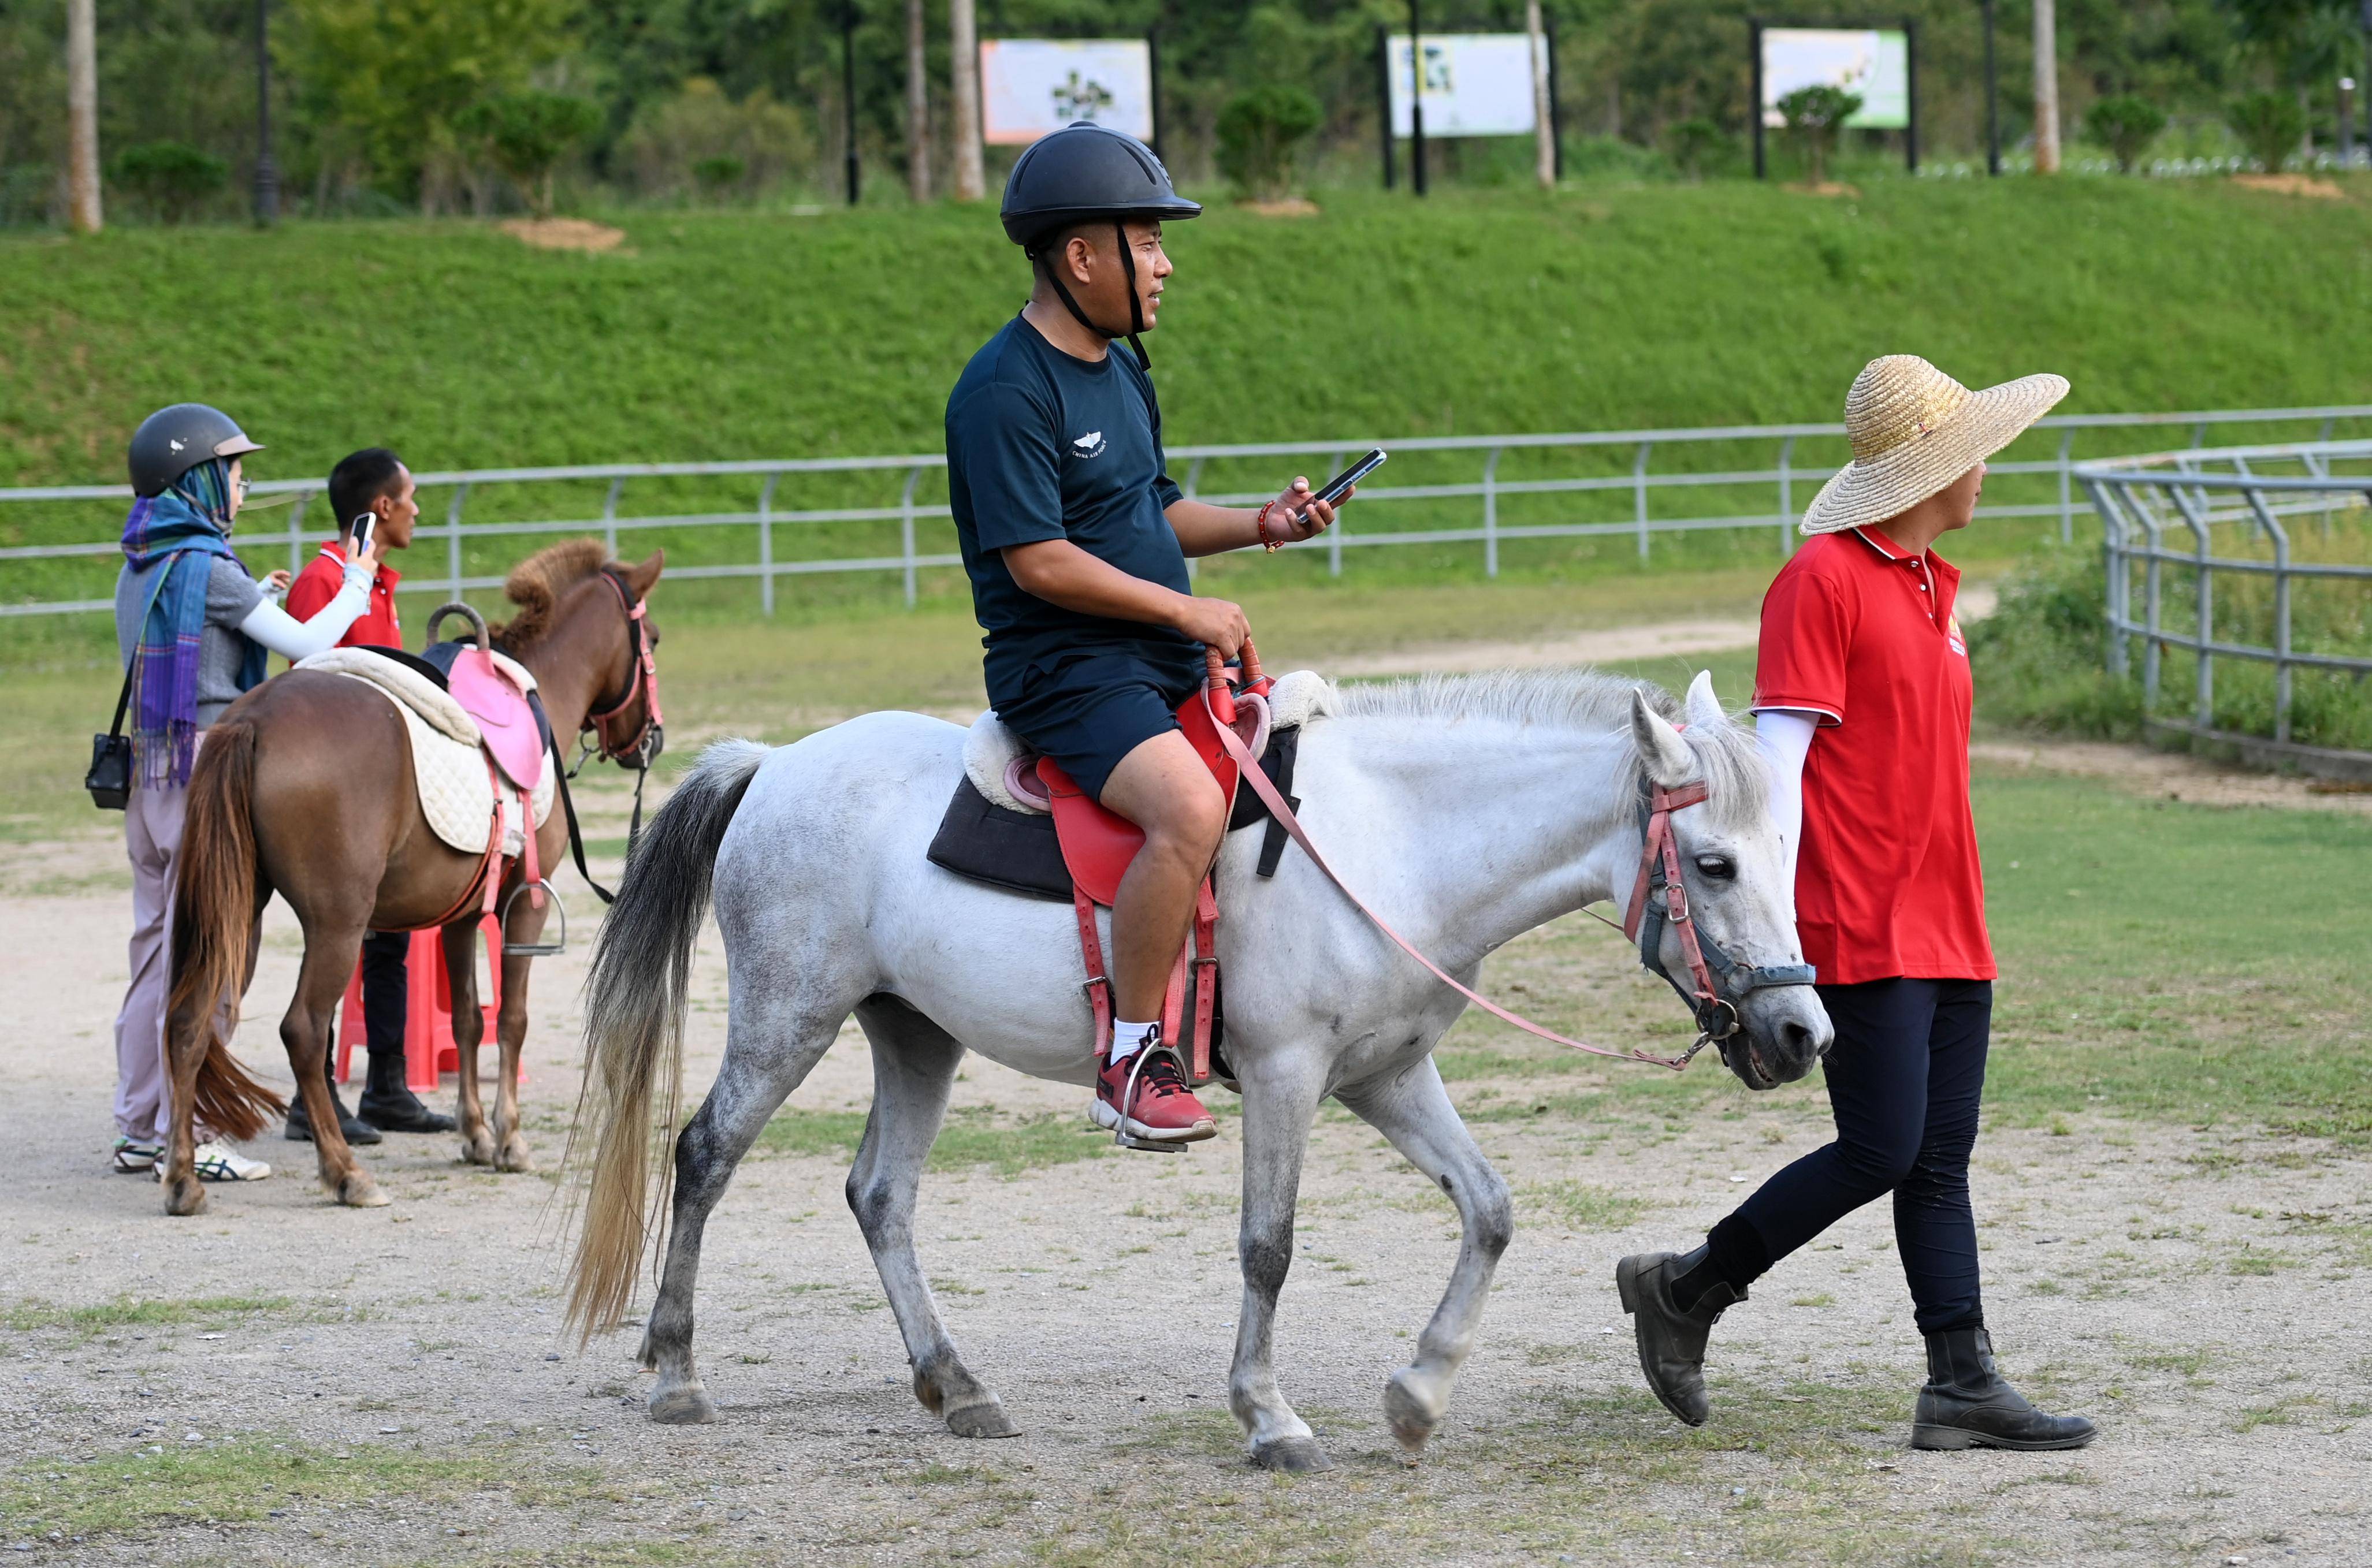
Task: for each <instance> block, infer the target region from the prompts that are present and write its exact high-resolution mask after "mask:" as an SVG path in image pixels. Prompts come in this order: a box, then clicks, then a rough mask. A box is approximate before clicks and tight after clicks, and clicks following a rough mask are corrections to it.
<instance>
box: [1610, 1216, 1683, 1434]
mask: <svg viewBox="0 0 2372 1568" xmlns="http://www.w3.org/2000/svg"><path fill="white" fill-rule="evenodd" d="M1614 1291H1615V1294H1616V1295H1620V1296H1621V1297H1622V1310H1623V1312H1624V1313H1625V1314H1626V1315H1628V1316H1629V1318H1630V1319H1631V1352H1632V1353H1633V1354H1634V1356H1636V1357H1637V1358H1638V1361H1639V1376H1640V1379H1641V1380H1642V1381H1644V1382H1645V1384H1646V1385H1647V1392H1649V1393H1651V1394H1653V1395H1655V1396H1656V1402H1657V1404H1659V1405H1661V1406H1663V1407H1664V1409H1665V1410H1667V1411H1669V1412H1670V1413H1671V1415H1672V1418H1673V1419H1674V1420H1675V1421H1678V1422H1680V1423H1681V1424H1683V1425H1686V1426H1703V1424H1704V1422H1703V1420H1702V1419H1701V1418H1699V1417H1696V1416H1692V1415H1691V1414H1690V1413H1689V1412H1688V1411H1684V1410H1682V1409H1680V1406H1678V1405H1676V1404H1674V1403H1672V1401H1671V1400H1669V1399H1667V1398H1665V1397H1664V1390H1663V1388H1662V1386H1661V1385H1659V1384H1658V1383H1657V1381H1656V1372H1655V1367H1654V1365H1653V1363H1652V1359H1651V1358H1650V1357H1649V1356H1648V1354H1647V1342H1646V1339H1645V1336H1644V1335H1642V1334H1641V1333H1640V1332H1639V1265H1638V1264H1637V1263H1635V1262H1634V1261H1633V1260H1631V1259H1628V1258H1625V1259H1623V1260H1622V1261H1621V1262H1619V1263H1617V1264H1615V1265H1614Z"/></svg>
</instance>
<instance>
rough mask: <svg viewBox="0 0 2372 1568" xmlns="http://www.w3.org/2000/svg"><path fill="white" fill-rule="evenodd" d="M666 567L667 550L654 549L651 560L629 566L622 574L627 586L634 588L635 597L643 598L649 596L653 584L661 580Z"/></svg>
mask: <svg viewBox="0 0 2372 1568" xmlns="http://www.w3.org/2000/svg"><path fill="white" fill-rule="evenodd" d="M666 568H667V552H666V551H665V550H654V551H652V552H651V555H650V559H649V560H647V561H645V562H643V563H640V564H639V565H634V566H629V567H627V568H626V569H625V571H624V573H623V574H622V575H624V577H625V579H626V586H627V587H630V588H632V589H634V598H637V599H641V598H647V597H649V594H650V591H651V587H652V585H654V584H656V583H657V581H658V580H659V574H660V573H661V572H662V571H664V570H666Z"/></svg>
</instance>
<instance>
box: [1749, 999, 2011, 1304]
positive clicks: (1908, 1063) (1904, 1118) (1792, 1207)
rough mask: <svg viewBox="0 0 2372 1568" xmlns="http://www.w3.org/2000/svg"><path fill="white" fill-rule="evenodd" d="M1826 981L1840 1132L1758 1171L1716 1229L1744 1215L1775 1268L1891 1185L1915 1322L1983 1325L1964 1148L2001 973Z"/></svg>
mask: <svg viewBox="0 0 2372 1568" xmlns="http://www.w3.org/2000/svg"><path fill="white" fill-rule="evenodd" d="M1820 1001H1821V1003H1822V1004H1823V1005H1825V1006H1826V1007H1827V1008H1828V1010H1829V1018H1830V1020H1831V1022H1832V1023H1833V1024H1835V1026H1836V1031H1837V1040H1836V1045H1835V1046H1834V1047H1833V1048H1832V1049H1831V1051H1830V1052H1829V1055H1828V1061H1827V1063H1826V1072H1827V1076H1828V1086H1829V1103H1830V1106H1831V1109H1832V1110H1833V1111H1834V1112H1835V1115H1836V1123H1837V1140H1836V1142H1835V1143H1833V1144H1828V1145H1827V1146H1826V1147H1824V1148H1820V1149H1815V1150H1814V1151H1813V1152H1812V1153H1810V1154H1808V1155H1806V1156H1804V1157H1803V1158H1802V1159H1799V1160H1797V1161H1796V1163H1795V1164H1793V1165H1791V1166H1789V1167H1787V1168H1786V1169H1785V1170H1783V1171H1781V1172H1780V1173H1779V1174H1778V1175H1776V1176H1774V1177H1773V1178H1772V1179H1770V1180H1768V1181H1766V1182H1764V1183H1763V1184H1762V1187H1761V1189H1760V1190H1758V1191H1756V1192H1755V1194H1754V1195H1753V1196H1752V1197H1751V1198H1749V1199H1748V1200H1747V1201H1746V1202H1744V1203H1743V1204H1741V1205H1740V1206H1739V1208H1738V1213H1737V1214H1735V1215H1733V1216H1732V1217H1731V1218H1730V1219H1728V1220H1725V1221H1724V1222H1723V1223H1722V1226H1717V1227H1715V1228H1716V1229H1717V1230H1718V1229H1721V1228H1724V1227H1727V1226H1729V1225H1735V1224H1737V1223H1738V1222H1740V1221H1742V1222H1744V1223H1745V1224H1747V1225H1750V1226H1751V1227H1752V1228H1753V1230H1754V1231H1755V1232H1756V1233H1757V1234H1758V1235H1759V1237H1761V1240H1762V1254H1763V1256H1762V1259H1761V1260H1758V1261H1760V1262H1762V1266H1763V1267H1766V1268H1767V1267H1768V1266H1769V1265H1770V1264H1771V1263H1774V1262H1776V1261H1777V1260H1780V1259H1782V1258H1784V1257H1785V1256H1786V1255H1787V1254H1788V1253H1790V1252H1793V1251H1795V1250H1796V1249H1797V1248H1799V1247H1801V1246H1803V1245H1804V1243H1806V1242H1808V1241H1809V1240H1811V1239H1812V1237H1816V1236H1818V1235H1820V1232H1822V1231H1824V1230H1826V1229H1828V1228H1829V1226H1831V1225H1834V1224H1835V1223H1836V1222H1837V1221H1838V1220H1840V1219H1843V1217H1844V1216H1845V1215H1847V1214H1851V1213H1852V1212H1853V1211H1854V1210H1855V1209H1858V1208H1860V1207H1861V1206H1862V1205H1863V1204H1864V1203H1866V1202H1870V1201H1871V1200H1872V1199H1874V1198H1877V1197H1878V1196H1880V1195H1881V1194H1883V1193H1887V1192H1891V1193H1893V1194H1894V1237H1895V1246H1896V1249H1898V1250H1899V1251H1900V1252H1901V1254H1902V1273H1903V1278H1904V1279H1905V1280H1907V1281H1908V1282H1909V1283H1910V1285H1911V1299H1912V1301H1913V1304H1914V1306H1915V1307H1917V1319H1918V1324H1919V1328H1920V1330H1921V1331H1922V1332H1923V1333H1931V1334H1932V1333H1936V1332H1938V1331H1940V1330H1946V1329H1960V1328H1971V1327H1974V1326H1976V1325H1979V1324H1982V1322H1983V1321H1984V1308H1983V1303H1982V1298H1981V1297H1980V1295H1979V1292H1978V1288H1977V1225H1976V1218H1975V1216H1974V1215H1973V1214H1971V1212H1970V1209H1969V1151H1970V1149H1971V1147H1972V1146H1974V1144H1976V1141H1977V1101H1978V1099H1979V1098H1980V1097H1981V1096H1982V1093H1983V1091H1984V1086H1985V1042H1986V1038H1987V1035H1988V1032H1989V1030H1990V1028H1991V1024H1992V1020H1993V1009H1994V988H1993V982H1992V981H1984V980H1880V981H1870V982H1869V983H1867V984H1866V985H1824V986H1821V987H1820ZM1715 1250H1716V1252H1722V1251H1727V1252H1730V1253H1732V1254H1735V1253H1736V1252H1737V1251H1738V1250H1739V1249H1738V1248H1737V1247H1736V1246H1734V1245H1733V1246H1732V1247H1730V1248H1728V1249H1724V1248H1722V1247H1720V1246H1719V1245H1718V1244H1716V1247H1715ZM1724 1272H1729V1271H1727V1270H1725V1271H1724ZM1753 1272H1760V1270H1754V1271H1753ZM1732 1283H1736V1284H1738V1285H1740V1286H1743V1285H1744V1284H1746V1283H1748V1282H1747V1281H1746V1280H1742V1279H1740V1280H1733V1282H1732Z"/></svg>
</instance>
